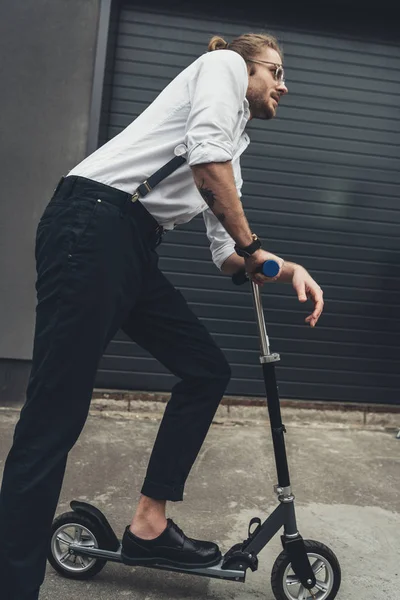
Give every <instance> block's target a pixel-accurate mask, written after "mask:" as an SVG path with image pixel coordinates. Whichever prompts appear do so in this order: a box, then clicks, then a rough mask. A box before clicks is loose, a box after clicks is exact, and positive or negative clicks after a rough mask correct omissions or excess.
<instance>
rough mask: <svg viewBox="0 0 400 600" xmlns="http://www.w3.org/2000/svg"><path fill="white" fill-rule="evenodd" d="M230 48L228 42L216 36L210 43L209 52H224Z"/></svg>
mask: <svg viewBox="0 0 400 600" xmlns="http://www.w3.org/2000/svg"><path fill="white" fill-rule="evenodd" d="M228 46H229V44H228V42H226V41H225V40H224V38H222V37H220V36H219V35H214V37H212V38H211V40H210V41H209V43H208V51H209V52H212V51H213V50H224V49H225V48H227V47H228Z"/></svg>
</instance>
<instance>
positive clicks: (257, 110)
mask: <svg viewBox="0 0 400 600" xmlns="http://www.w3.org/2000/svg"><path fill="white" fill-rule="evenodd" d="M247 99H248V101H249V107H250V112H251V116H252V118H253V119H264V120H268V119H273V118H274V117H275V114H276V109H275V108H274V107H273V106H272V105H271V98H268V100H267V101H266V100H265V96H262V95H261V94H257V95H254V96H253V97H252V98H249V97H248V98H247Z"/></svg>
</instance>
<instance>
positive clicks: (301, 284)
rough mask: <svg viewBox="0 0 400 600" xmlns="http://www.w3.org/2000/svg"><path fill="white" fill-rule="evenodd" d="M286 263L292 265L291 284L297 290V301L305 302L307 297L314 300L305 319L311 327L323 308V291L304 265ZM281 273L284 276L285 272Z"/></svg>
mask: <svg viewBox="0 0 400 600" xmlns="http://www.w3.org/2000/svg"><path fill="white" fill-rule="evenodd" d="M286 265H287V266H288V267H290V266H292V267H293V273H292V285H293V287H294V289H295V290H296V292H297V297H298V299H299V301H300V302H306V301H307V298H309V299H310V300H312V301H313V302H314V310H313V312H312V313H311V315H309V316H308V317H307V318H306V319H305V322H306V323H309V324H310V325H311V327H315V325H316V324H317V321H318V319H319V317H320V316H321V313H322V309H323V308H324V300H323V291H322V290H321V288H320V287H319V285H318V283H317V282H316V281H314V279H313V278H312V277H311V275H310V274H309V273H308V271H306V269H304V267H302V266H301V265H295V264H293V263H285V266H286ZM281 274H282V276H283V277H284V275H285V274H284V273H283V272H281Z"/></svg>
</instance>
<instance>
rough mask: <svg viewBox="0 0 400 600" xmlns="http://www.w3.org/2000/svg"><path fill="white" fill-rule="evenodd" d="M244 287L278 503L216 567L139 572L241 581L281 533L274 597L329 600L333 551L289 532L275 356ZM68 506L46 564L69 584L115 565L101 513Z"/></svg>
mask: <svg viewBox="0 0 400 600" xmlns="http://www.w3.org/2000/svg"><path fill="white" fill-rule="evenodd" d="M278 271H279V266H278V265H277V263H276V262H275V261H266V262H265V263H264V265H263V267H262V272H263V273H264V275H266V276H268V277H274V276H275V275H276V274H277V273H278ZM232 279H233V282H234V283H236V284H238V285H239V284H242V283H244V282H246V281H248V279H247V277H246V274H245V273H243V272H240V273H237V274H236V275H234V276H233V278H232ZM251 289H252V295H253V302H254V308H255V313H256V319H257V325H258V330H259V338H260V363H261V366H262V370H263V375H264V381H265V388H266V396H267V406H268V412H269V419H270V425H271V433H272V441H273V447H274V454H275V462H276V470H277V476H278V484H277V485H276V486H274V491H275V493H276V494H277V497H278V501H279V504H278V506H277V508H276V509H275V510H274V511H273V512H272V513H271V514H270V515H269V516H268V517H267V518H266V519H265V521H264V522H263V523H262V522H261V520H260V519H259V518H258V517H254V518H252V519H251V521H250V523H249V528H248V537H247V539H245V540H244V541H243V542H240V543H238V544H235V545H234V546H232V548H230V549H229V550H228V551H227V552H226V553H225V555H223V556H222V558H221V561H220V563H219V564H217V565H215V566H213V567H203V568H193V569H187V568H185V569H182V568H175V567H172V566H167V565H163V564H159V565H158V564H157V565H154V564H153V565H151V566H146V567H143V568H152V569H160V570H166V571H178V572H181V573H189V574H192V575H202V576H205V577H212V578H216V579H227V580H231V581H238V582H244V581H245V578H246V573H247V570H248V569H250V570H251V571H256V570H257V568H258V558H257V555H258V553H259V552H260V551H261V550H262V549H263V548H264V547H265V546H266V544H268V542H269V541H270V540H271V539H272V538H273V536H274V535H275V534H276V533H278V531H279V530H280V529H281V528H283V533H282V535H281V542H282V546H283V551H282V552H281V553H280V554H279V556H278V558H277V559H276V561H275V563H274V565H273V568H272V573H271V585H272V591H273V594H274V596H275V598H276V600H333V599H334V598H335V597H336V594H337V592H338V590H339V587H340V581H341V571H340V565H339V562H338V560H337V558H336V556H335V554H334V553H333V552H332V550H330V549H329V548H328V547H327V546H325V545H324V544H322V543H321V542H316V541H312V540H303V538H302V536H301V535H300V533H299V532H298V529H297V525H296V516H295V508H294V495H293V493H292V488H291V485H290V479H289V469H288V463H287V457H286V448H285V440H284V434H285V433H286V429H285V426H284V425H283V423H282V418H281V410H280V403H279V394H278V388H277V384H276V378H275V363H276V362H278V361H279V360H280V357H279V354H276V353H271V351H270V347H269V339H268V335H267V331H266V327H265V320H264V313H263V308H262V303H261V296H260V290H259V287H258V286H257V285H256V284H254V283H253V282H251ZM70 506H71V508H72V512H67V513H64V514H62V515H60V516H59V517H57V518H56V519H55V520H54V522H53V525H52V535H51V543H50V549H49V554H48V560H49V562H50V563H51V565H52V566H53V567H54V569H55V570H56V571H58V573H60V574H61V575H63V576H64V577H69V578H71V579H89V578H90V577H93V576H94V575H96V573H99V571H101V569H102V568H103V567H104V566H105V564H106V563H107V561H113V562H119V563H122V562H123V561H122V558H121V543H120V540H119V539H118V538H117V536H116V534H115V533H114V531H113V529H112V527H111V525H110V524H109V522H108V521H107V519H106V517H105V516H104V515H103V513H102V512H101V511H100V510H99V509H98V508H96V507H95V506H92V505H91V504H88V503H86V502H79V501H77V500H73V501H72V502H71V504H70ZM254 526H255V527H254ZM253 527H254V528H253Z"/></svg>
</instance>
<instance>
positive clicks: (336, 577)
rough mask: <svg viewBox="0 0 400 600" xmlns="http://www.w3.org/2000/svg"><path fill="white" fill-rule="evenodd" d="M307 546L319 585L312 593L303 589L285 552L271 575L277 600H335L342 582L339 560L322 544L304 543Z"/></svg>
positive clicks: (275, 564) (276, 562) (310, 541)
mask: <svg viewBox="0 0 400 600" xmlns="http://www.w3.org/2000/svg"><path fill="white" fill-rule="evenodd" d="M304 544H305V547H306V552H307V556H308V558H309V561H310V564H311V566H312V570H313V571H314V575H315V577H316V580H317V584H316V586H315V587H314V588H312V590H311V591H309V590H307V589H306V588H304V587H303V585H302V584H301V583H300V580H299V579H298V577H297V576H296V575H295V574H294V571H293V570H292V568H291V562H290V559H289V556H288V554H287V552H286V551H285V550H284V551H283V552H281V553H280V555H279V556H278V558H277V559H276V561H275V563H274V566H273V567H272V573H271V585H272V591H273V593H274V596H275V598H276V600H333V599H334V598H335V597H336V594H337V593H338V590H339V587H340V581H341V571H340V565H339V562H338V559H337V558H336V556H335V554H334V553H333V552H332V550H331V549H330V548H328V547H327V546H325V545H324V544H321V542H314V541H313V540H304Z"/></svg>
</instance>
